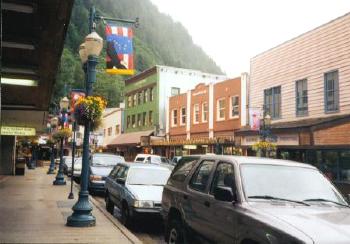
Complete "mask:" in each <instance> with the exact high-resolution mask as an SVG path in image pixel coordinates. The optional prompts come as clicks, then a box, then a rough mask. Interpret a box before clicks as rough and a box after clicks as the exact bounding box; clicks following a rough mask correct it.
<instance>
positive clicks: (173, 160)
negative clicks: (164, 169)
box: [171, 156, 182, 165]
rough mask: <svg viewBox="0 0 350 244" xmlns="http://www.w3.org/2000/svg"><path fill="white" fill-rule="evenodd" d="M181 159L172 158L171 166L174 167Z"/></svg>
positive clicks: (179, 157) (178, 157)
mask: <svg viewBox="0 0 350 244" xmlns="http://www.w3.org/2000/svg"><path fill="white" fill-rule="evenodd" d="M181 158H182V156H174V157H173V158H172V159H171V164H172V165H176V164H177V163H178V162H179V161H180V159H181Z"/></svg>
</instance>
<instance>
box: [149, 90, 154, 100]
mask: <svg viewBox="0 0 350 244" xmlns="http://www.w3.org/2000/svg"><path fill="white" fill-rule="evenodd" d="M153 93H154V89H153V87H152V88H150V89H149V101H150V102H152V101H153V100H154V94H153Z"/></svg>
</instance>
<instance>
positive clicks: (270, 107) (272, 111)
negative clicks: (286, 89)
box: [264, 85, 282, 120]
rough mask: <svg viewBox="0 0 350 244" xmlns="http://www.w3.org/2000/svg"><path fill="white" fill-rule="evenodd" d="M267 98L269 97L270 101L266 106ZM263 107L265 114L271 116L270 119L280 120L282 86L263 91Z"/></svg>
mask: <svg viewBox="0 0 350 244" xmlns="http://www.w3.org/2000/svg"><path fill="white" fill-rule="evenodd" d="M277 90H279V93H277ZM267 93H269V94H267ZM277 95H279V96H278V98H277ZM267 96H269V100H270V101H269V103H268V104H267ZM270 96H271V97H270ZM276 105H278V106H277V111H276ZM264 107H265V111H266V113H267V114H269V115H270V116H271V119H273V120H275V119H281V118H282V86H281V85H279V86H274V87H270V88H267V89H265V90H264ZM277 112H278V113H277Z"/></svg>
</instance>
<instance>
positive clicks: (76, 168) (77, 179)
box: [73, 157, 83, 183]
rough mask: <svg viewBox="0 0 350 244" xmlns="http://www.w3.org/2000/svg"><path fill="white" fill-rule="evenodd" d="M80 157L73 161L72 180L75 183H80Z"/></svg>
mask: <svg viewBox="0 0 350 244" xmlns="http://www.w3.org/2000/svg"><path fill="white" fill-rule="evenodd" d="M82 160H83V158H82V157H79V158H76V160H75V161H74V170H73V179H74V181H75V182H77V183H80V175H81V166H82Z"/></svg>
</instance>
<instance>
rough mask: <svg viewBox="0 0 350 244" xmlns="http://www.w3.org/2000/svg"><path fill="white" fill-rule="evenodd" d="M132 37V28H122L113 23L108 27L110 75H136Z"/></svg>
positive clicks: (108, 67)
mask: <svg viewBox="0 0 350 244" xmlns="http://www.w3.org/2000/svg"><path fill="white" fill-rule="evenodd" d="M132 37H133V33H132V29H131V28H130V27H120V26H116V25H114V24H112V23H109V24H107V25H106V40H107V50H106V72H107V73H108V74H118V75H133V74H134V72H135V71H134V53H133V43H132Z"/></svg>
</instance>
